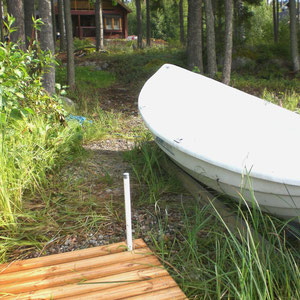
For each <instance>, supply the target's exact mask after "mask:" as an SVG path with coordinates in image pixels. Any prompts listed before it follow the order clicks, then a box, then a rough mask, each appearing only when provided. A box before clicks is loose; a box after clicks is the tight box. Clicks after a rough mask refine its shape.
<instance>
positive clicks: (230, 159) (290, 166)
mask: <svg viewBox="0 0 300 300" xmlns="http://www.w3.org/2000/svg"><path fill="white" fill-rule="evenodd" d="M139 111H140V114H141V116H142V118H143V120H144V122H145V124H146V125H147V127H148V128H149V130H150V131H151V132H152V134H153V135H154V136H155V138H156V142H157V143H158V145H159V146H160V148H161V149H162V150H163V151H165V152H166V153H167V154H168V155H169V156H170V157H171V158H172V159H173V160H174V161H175V162H177V163H178V164H179V165H181V166H182V167H183V168H184V169H185V170H187V171H188V172H189V173H190V174H191V175H192V176H194V177H196V178H197V179H198V180H200V181H202V182H203V183H205V184H206V185H208V186H210V187H212V188H214V189H216V190H217V191H219V192H224V193H225V194H228V195H230V196H232V197H234V198H236V199H240V196H239V194H240V193H241V194H242V195H243V196H244V197H245V198H246V200H249V201H251V200H250V198H251V196H250V193H251V192H250V187H251V189H252V190H253V191H254V194H255V198H256V201H257V202H258V203H259V204H260V206H261V208H262V209H263V210H265V211H267V212H271V213H273V214H276V215H278V216H283V217H285V218H289V217H299V215H300V116H299V115H298V114H296V113H294V112H291V111H288V110H286V109H284V108H281V107H279V106H277V105H274V104H272V103H270V102H267V101H265V100H262V99H259V98H257V97H254V96H251V95H249V94H246V93H244V92H241V91H239V90H237V89H234V88H232V87H229V86H227V85H224V84H222V83H220V82H217V81H215V80H212V79H210V78H207V77H205V76H202V75H199V74H196V73H193V72H190V71H187V70H185V69H182V68H179V67H177V66H174V65H164V66H162V67H161V68H160V69H159V70H158V71H157V73H155V74H154V75H153V76H152V77H151V78H150V79H149V80H148V81H147V82H146V84H145V85H144V87H143V89H142V90H141V93H140V96H139ZM298 220H299V219H298Z"/></svg>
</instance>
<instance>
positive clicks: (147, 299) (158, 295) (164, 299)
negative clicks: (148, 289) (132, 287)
mask: <svg viewBox="0 0 300 300" xmlns="http://www.w3.org/2000/svg"><path fill="white" fill-rule="evenodd" d="M127 299H128V300H158V299H159V300H169V299H172V300H181V299H188V298H187V297H186V296H185V294H184V293H183V292H182V290H181V289H180V288H179V287H178V286H176V287H171V288H168V289H164V290H159V291H155V292H152V293H147V294H142V295H138V296H133V297H129V298H127Z"/></svg>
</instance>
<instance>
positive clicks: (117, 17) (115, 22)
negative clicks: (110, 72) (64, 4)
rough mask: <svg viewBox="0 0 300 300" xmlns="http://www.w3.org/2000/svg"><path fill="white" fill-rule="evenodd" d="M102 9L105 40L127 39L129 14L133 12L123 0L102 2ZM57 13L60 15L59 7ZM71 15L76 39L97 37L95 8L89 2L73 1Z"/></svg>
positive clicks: (83, 0)
mask: <svg viewBox="0 0 300 300" xmlns="http://www.w3.org/2000/svg"><path fill="white" fill-rule="evenodd" d="M102 9H103V13H102V14H103V27H104V38H105V39H113V38H120V39H124V38H127V36H128V25H127V14H128V13H130V12H131V10H130V9H129V8H128V7H127V6H126V5H125V4H124V3H123V2H122V1H121V0H113V1H112V0H102ZM55 13H56V15H57V14H58V10H57V6H56V9H55ZM71 15H72V23H73V35H74V36H75V37H79V38H80V39H82V38H85V37H95V36H96V21H95V7H94V5H93V4H91V3H90V1H89V0H72V1H71ZM56 24H58V22H57V23H56Z"/></svg>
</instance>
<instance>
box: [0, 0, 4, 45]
mask: <svg viewBox="0 0 300 300" xmlns="http://www.w3.org/2000/svg"><path fill="white" fill-rule="evenodd" d="M2 9H3V3H2V0H0V42H2V43H4V33H3V10H2Z"/></svg>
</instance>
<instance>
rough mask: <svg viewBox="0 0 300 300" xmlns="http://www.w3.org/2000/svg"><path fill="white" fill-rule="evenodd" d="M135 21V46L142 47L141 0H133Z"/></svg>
mask: <svg viewBox="0 0 300 300" xmlns="http://www.w3.org/2000/svg"><path fill="white" fill-rule="evenodd" d="M135 6H136V21H137V37H138V40H137V46H138V48H143V36H142V11H141V0H135Z"/></svg>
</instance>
